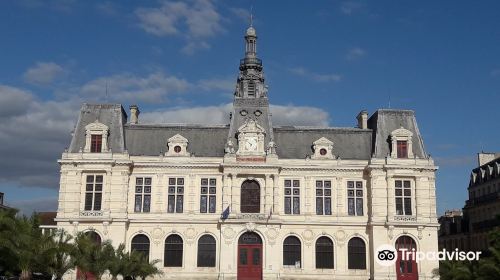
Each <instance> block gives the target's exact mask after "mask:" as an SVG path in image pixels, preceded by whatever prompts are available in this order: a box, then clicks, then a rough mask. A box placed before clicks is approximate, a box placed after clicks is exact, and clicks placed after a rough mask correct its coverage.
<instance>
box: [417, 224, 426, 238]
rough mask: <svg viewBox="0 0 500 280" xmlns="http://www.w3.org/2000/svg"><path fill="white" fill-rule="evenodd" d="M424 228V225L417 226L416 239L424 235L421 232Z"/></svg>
mask: <svg viewBox="0 0 500 280" xmlns="http://www.w3.org/2000/svg"><path fill="white" fill-rule="evenodd" d="M424 228H425V227H424V226H419V227H418V228H417V231H418V239H420V240H421V239H422V238H423V237H424V236H423V232H422V231H423V230H424Z"/></svg>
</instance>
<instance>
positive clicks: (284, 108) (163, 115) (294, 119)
mask: <svg viewBox="0 0 500 280" xmlns="http://www.w3.org/2000/svg"><path fill="white" fill-rule="evenodd" d="M231 110H232V104H231V103H228V104H222V105H219V106H201V107H192V108H174V109H169V110H164V111H156V112H145V113H142V114H141V121H142V122H143V123H196V124H229V113H230V112H231ZM270 110H271V113H272V115H273V116H272V121H273V125H301V126H328V120H329V115H328V112H326V111H324V110H322V109H320V108H315V107H307V106H294V105H271V106H270Z"/></svg>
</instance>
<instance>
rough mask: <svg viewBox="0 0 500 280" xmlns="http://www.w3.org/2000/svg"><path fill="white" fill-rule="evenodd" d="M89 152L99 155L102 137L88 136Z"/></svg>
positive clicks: (97, 135) (99, 135)
mask: <svg viewBox="0 0 500 280" xmlns="http://www.w3.org/2000/svg"><path fill="white" fill-rule="evenodd" d="M90 152H91V153H100V152H102V135H101V134H92V135H91V136H90Z"/></svg>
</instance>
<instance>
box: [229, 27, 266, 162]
mask: <svg viewBox="0 0 500 280" xmlns="http://www.w3.org/2000/svg"><path fill="white" fill-rule="evenodd" d="M239 69H240V73H239V75H238V79H237V82H236V89H235V92H234V101H233V111H232V113H231V124H230V129H229V135H228V140H227V143H228V145H230V146H231V147H233V146H234V143H236V147H234V149H231V148H230V149H228V148H227V147H226V152H228V151H229V152H230V151H233V152H234V151H236V152H235V153H236V156H237V157H240V158H241V157H248V156H254V157H261V158H262V159H264V160H265V156H266V154H267V153H268V146H270V145H273V143H274V142H273V131H272V123H271V113H270V112H269V99H268V97H267V90H268V87H267V86H266V84H265V79H264V72H263V67H262V60H261V59H259V58H258V57H257V32H256V31H255V28H254V27H253V26H250V27H249V28H248V29H247V31H246V34H245V57H244V58H243V59H241V60H240V67H239ZM270 143H271V144H270ZM228 145H226V146H228Z"/></svg>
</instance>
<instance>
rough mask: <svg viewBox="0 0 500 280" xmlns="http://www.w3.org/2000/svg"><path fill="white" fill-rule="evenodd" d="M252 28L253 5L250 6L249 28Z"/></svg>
mask: <svg viewBox="0 0 500 280" xmlns="http://www.w3.org/2000/svg"><path fill="white" fill-rule="evenodd" d="M252 26H253V5H251V6H250V27H252Z"/></svg>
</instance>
